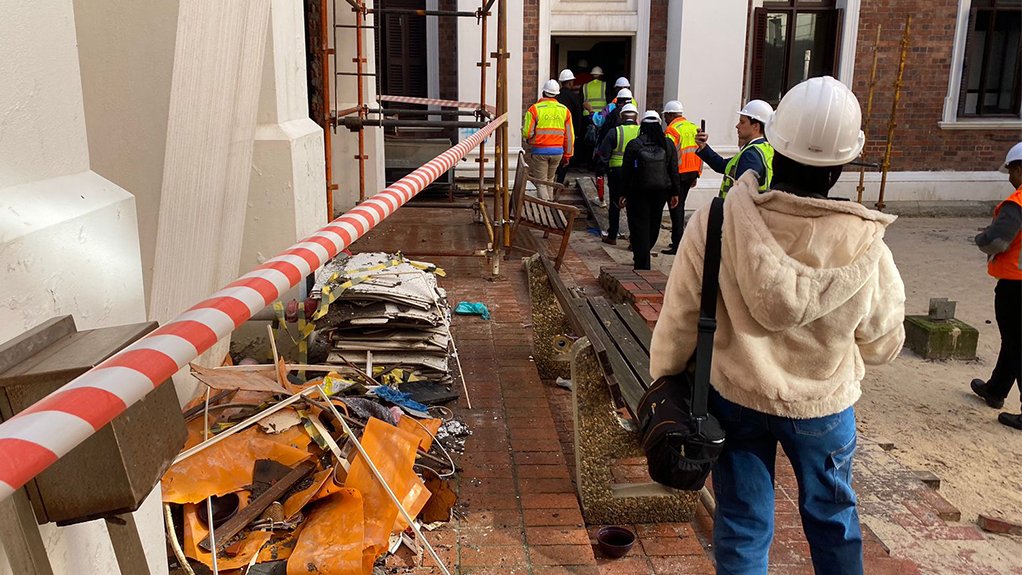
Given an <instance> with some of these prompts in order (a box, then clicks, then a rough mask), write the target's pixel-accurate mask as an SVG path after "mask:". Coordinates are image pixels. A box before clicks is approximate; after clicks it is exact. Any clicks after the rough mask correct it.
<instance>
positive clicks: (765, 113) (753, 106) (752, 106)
mask: <svg viewBox="0 0 1022 575" xmlns="http://www.w3.org/2000/svg"><path fill="white" fill-rule="evenodd" d="M773 114H774V109H773V108H772V107H771V106H770V104H767V103H766V102H764V101H763V100H749V103H748V104H746V105H745V107H744V108H742V109H741V110H739V111H738V115H740V116H748V117H750V118H752V119H753V120H759V121H760V122H763V124H766V123H767V120H769V119H770V116H772V115H773Z"/></svg>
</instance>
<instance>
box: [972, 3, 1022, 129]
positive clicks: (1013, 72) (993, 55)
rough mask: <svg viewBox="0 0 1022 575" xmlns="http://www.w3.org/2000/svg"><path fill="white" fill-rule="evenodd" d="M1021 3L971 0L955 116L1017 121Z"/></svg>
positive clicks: (1021, 100) (1021, 86) (1021, 96)
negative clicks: (956, 113) (1007, 118)
mask: <svg viewBox="0 0 1022 575" xmlns="http://www.w3.org/2000/svg"><path fill="white" fill-rule="evenodd" d="M1020 34H1022V0H973V1H972V9H971V10H970V12H969V34H968V37H967V40H966V44H965V59H964V62H963V66H962V83H961V92H960V93H959V95H958V116H959V117H963V118H976V117H982V118H997V117H1002V118H1004V117H1009V118H1018V117H1019V115H1020V109H1022V82H1020V80H1022V73H1020V70H1019V67H1020V65H1022V41H1020Z"/></svg>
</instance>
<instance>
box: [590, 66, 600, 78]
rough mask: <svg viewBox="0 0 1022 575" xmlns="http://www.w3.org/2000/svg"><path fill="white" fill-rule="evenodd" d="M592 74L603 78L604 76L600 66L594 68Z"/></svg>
mask: <svg viewBox="0 0 1022 575" xmlns="http://www.w3.org/2000/svg"><path fill="white" fill-rule="evenodd" d="M590 74H592V75H593V76H602V75H603V68H601V67H599V66H594V67H593V70H592V72H590Z"/></svg>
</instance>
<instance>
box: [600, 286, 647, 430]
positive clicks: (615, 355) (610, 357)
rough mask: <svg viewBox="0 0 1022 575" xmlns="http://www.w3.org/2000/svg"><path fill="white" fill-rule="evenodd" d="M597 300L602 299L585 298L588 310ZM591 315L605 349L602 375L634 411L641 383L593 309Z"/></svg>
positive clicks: (640, 396)
mask: <svg viewBox="0 0 1022 575" xmlns="http://www.w3.org/2000/svg"><path fill="white" fill-rule="evenodd" d="M599 299H603V298H586V300H587V301H586V303H587V305H588V306H589V307H590V309H593V304H594V303H595V300H599ZM604 301H606V300H604ZM593 314H594V316H595V317H596V325H595V326H593V328H594V331H595V332H596V333H595V335H596V336H597V337H598V338H600V339H601V340H602V341H603V346H604V347H605V348H606V349H607V354H606V355H607V363H606V365H605V368H606V369H605V370H604V375H605V376H607V379H608V380H610V381H611V382H612V383H613V384H614V385H615V387H617V389H618V393H620V394H621V397H622V398H623V399H624V401H625V404H626V405H627V406H628V408H629V409H630V410H634V409H635V407H636V406H638V405H639V400H640V399H641V398H642V394H643V388H642V382H641V381H640V380H639V379H638V378H637V377H636V375H635V372H634V371H633V369H632V368H631V367H630V366H629V365H628V362H627V361H626V358H625V356H624V355H623V354H622V353H621V349H620V348H619V347H618V346H617V344H616V343H615V341H614V337H613V335H612V334H611V333H609V332H608V331H607V327H606V325H605V324H604V323H603V321H602V320H600V319H599V315H598V313H597V312H596V310H595V309H593ZM611 325H613V324H611Z"/></svg>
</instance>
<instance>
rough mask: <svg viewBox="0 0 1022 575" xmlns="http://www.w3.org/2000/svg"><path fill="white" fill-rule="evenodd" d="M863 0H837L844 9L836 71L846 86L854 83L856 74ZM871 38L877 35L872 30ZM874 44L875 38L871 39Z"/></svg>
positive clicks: (838, 4)
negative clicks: (856, 55)
mask: <svg viewBox="0 0 1022 575" xmlns="http://www.w3.org/2000/svg"><path fill="white" fill-rule="evenodd" d="M861 5H862V2H861V0H837V7H838V8H839V9H841V10H843V11H844V12H843V15H842V18H841V45H840V46H838V54H839V58H838V69H837V70H835V71H834V73H835V74H836V75H837V79H838V80H841V81H842V82H844V84H845V85H846V86H851V85H852V80H853V77H854V75H855V47H856V44H857V43H858V40H859V8H860V6H861ZM870 37H871V38H875V37H876V31H872V34H870ZM870 42H871V44H870V46H872V42H873V40H870Z"/></svg>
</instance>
